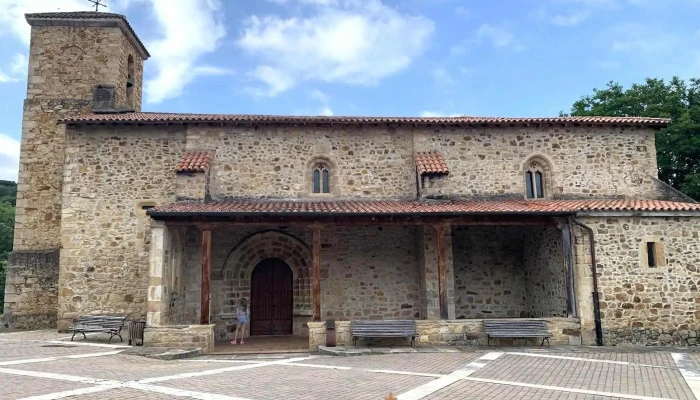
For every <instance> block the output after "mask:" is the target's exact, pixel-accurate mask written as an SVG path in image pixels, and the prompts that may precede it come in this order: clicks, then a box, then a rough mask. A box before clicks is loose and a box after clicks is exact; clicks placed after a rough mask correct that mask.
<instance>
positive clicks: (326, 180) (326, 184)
mask: <svg viewBox="0 0 700 400" xmlns="http://www.w3.org/2000/svg"><path fill="white" fill-rule="evenodd" d="M330 179H331V177H330V172H329V171H328V170H327V169H325V170H323V193H330V191H331V184H330Z"/></svg>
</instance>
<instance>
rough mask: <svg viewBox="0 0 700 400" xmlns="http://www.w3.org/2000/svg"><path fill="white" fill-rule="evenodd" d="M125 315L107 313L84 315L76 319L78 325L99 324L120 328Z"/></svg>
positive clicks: (105, 326)
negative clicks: (114, 315)
mask: <svg viewBox="0 0 700 400" xmlns="http://www.w3.org/2000/svg"><path fill="white" fill-rule="evenodd" d="M125 321H126V317H113V316H109V315H84V316H82V317H80V319H78V325H89V326H101V327H103V328H115V329H116V328H121V327H123V326H124V322H125Z"/></svg>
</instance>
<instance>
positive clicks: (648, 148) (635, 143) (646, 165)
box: [414, 126, 657, 198]
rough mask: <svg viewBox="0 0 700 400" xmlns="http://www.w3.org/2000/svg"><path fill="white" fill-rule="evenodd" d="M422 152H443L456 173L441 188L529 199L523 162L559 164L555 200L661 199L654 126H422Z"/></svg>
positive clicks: (418, 144)
mask: <svg viewBox="0 0 700 400" xmlns="http://www.w3.org/2000/svg"><path fill="white" fill-rule="evenodd" d="M414 143H415V148H416V150H418V151H428V150H438V151H440V152H441V153H442V154H443V156H444V157H445V161H446V162H447V166H448V167H449V168H450V175H449V177H448V178H447V179H445V183H444V185H445V187H443V189H441V191H442V192H448V193H451V194H458V195H474V196H493V195H510V196H516V197H524V195H525V182H524V178H523V174H524V169H523V164H524V163H525V161H526V160H528V159H529V158H530V157H531V156H534V155H541V156H543V157H544V158H546V159H547V160H549V162H550V163H551V164H552V173H551V175H552V181H553V182H547V183H548V186H550V185H551V190H550V192H549V193H551V194H553V195H554V196H555V197H573V196H579V197H596V198H604V197H614V196H628V197H634V198H641V197H647V198H654V196H655V194H656V191H655V184H654V182H653V180H652V179H651V178H650V177H649V176H647V174H649V175H652V176H656V174H657V171H656V148H655V142H654V131H653V130H651V129H640V128H613V127H604V128H600V127H583V126H582V127H534V126H532V127H508V128H506V127H500V128H499V127H486V128H485V127H478V128H477V127H475V128H453V127H446V128H429V129H428V128H422V129H419V128H416V129H415V130H414Z"/></svg>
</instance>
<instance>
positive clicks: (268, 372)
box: [158, 365, 433, 400]
mask: <svg viewBox="0 0 700 400" xmlns="http://www.w3.org/2000/svg"><path fill="white" fill-rule="evenodd" d="M432 379H433V378H428V377H422V376H411V375H393V374H378V373H371V372H363V371H347V370H333V369H322V368H309V367H295V366H287V365H271V366H265V367H260V368H252V369H247V370H240V371H231V372H227V373H222V374H216V375H211V376H207V377H195V378H188V379H178V380H173V381H166V382H159V383H158V384H159V385H160V386H168V387H173V388H177V389H183V390H194V391H206V392H208V393H215V394H223V395H230V396H232V395H235V396H237V397H245V398H251V399H285V400H297V399H298V400H302V399H303V400H308V399H337V400H343V399H347V400H378V399H384V398H386V397H387V396H388V395H389V393H390V392H391V393H394V394H395V395H396V394H398V393H402V392H405V391H408V390H410V389H412V388H414V387H416V386H420V385H422V384H424V383H426V382H429V381H431V380H432Z"/></svg>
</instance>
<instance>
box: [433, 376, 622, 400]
mask: <svg viewBox="0 0 700 400" xmlns="http://www.w3.org/2000/svg"><path fill="white" fill-rule="evenodd" d="M455 399H469V400H493V399H504V400H509V399H519V400H550V399H556V400H623V399H622V398H620V397H607V396H596V395H590V394H581V393H566V392H560V391H555V390H545V389H537V388H527V387H519V386H509V385H498V384H493V383H483V382H473V381H458V382H456V383H453V384H451V385H449V386H447V387H446V388H444V389H441V390H439V391H437V392H435V393H433V394H430V395H428V396H426V397H424V398H423V400H455Z"/></svg>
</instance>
